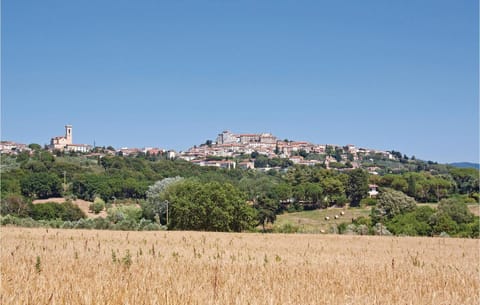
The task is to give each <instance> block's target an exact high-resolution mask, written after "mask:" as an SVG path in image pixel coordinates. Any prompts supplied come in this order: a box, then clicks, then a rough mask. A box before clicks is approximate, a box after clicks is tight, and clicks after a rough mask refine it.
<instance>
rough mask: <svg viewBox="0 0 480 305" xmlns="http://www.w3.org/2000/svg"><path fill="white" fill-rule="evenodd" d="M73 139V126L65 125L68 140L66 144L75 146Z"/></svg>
mask: <svg viewBox="0 0 480 305" xmlns="http://www.w3.org/2000/svg"><path fill="white" fill-rule="evenodd" d="M72 138H73V134H72V125H65V139H66V140H67V143H66V144H73V140H72Z"/></svg>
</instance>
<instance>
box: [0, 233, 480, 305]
mask: <svg viewBox="0 0 480 305" xmlns="http://www.w3.org/2000/svg"><path fill="white" fill-rule="evenodd" d="M1 249H2V250H1V268H0V270H1V299H0V303H1V304H478V303H479V302H480V297H479V294H478V291H479V289H480V284H479V265H478V262H479V259H480V257H479V256H480V253H479V250H478V249H479V240H477V239H459V238H455V239H449V238H420V237H416V238H413V237H402V238H399V237H379V236H342V235H308V234H291V235H284V234H243V233H206V232H185V231H184V232H181V231H173V232H165V231H157V232H116V231H94V230H55V229H48V230H47V229H27V228H12V227H3V228H2V231H1Z"/></svg>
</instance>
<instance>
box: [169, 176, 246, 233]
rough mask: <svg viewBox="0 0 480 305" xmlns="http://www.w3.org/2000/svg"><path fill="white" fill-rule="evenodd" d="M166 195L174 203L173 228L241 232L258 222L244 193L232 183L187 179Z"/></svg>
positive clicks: (171, 218)
mask: <svg viewBox="0 0 480 305" xmlns="http://www.w3.org/2000/svg"><path fill="white" fill-rule="evenodd" d="M165 197H166V199H167V200H168V201H169V202H170V203H171V214H170V215H171V217H170V223H169V228H172V229H180V230H204V231H237V232H239V231H243V230H247V229H251V228H252V226H253V224H254V223H255V217H254V215H255V211H252V210H251V209H252V207H250V206H248V205H247V203H246V200H245V196H244V194H243V193H241V192H240V191H239V190H238V189H237V188H235V187H234V186H233V185H231V184H229V183H223V184H222V183H219V182H208V183H205V184H202V183H200V182H198V181H194V180H185V181H182V182H180V183H175V184H174V185H172V186H171V187H169V188H168V189H167V192H166V196H165ZM234 217H237V218H238V219H234Z"/></svg>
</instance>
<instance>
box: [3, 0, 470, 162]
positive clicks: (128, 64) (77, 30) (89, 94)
mask: <svg viewBox="0 0 480 305" xmlns="http://www.w3.org/2000/svg"><path fill="white" fill-rule="evenodd" d="M478 12H479V8H478V1H473V0H449V1H445V0H430V1H427V0H424V1H418V0H402V1H399V0H398V1H384V0H378V1H370V0H366V1H356V0H350V1H281V0H276V1H233V0H232V1H230V0H222V1H220V0H215V1H214V0H208V1H207V0H205V1H147V0H141V1H133V0H132V1H122V0H114V1H113V0H112V1H110V0H108V1H98V0H95V1H89V0H87V1H62V0H58V1H52V0H43V1H35V0H31V1H27V0H3V1H2V16H1V17H2V29H1V34H2V40H1V41H2V57H1V59H2V71H1V76H2V92H1V98H2V105H1V106H2V109H1V138H2V140H14V141H18V142H22V143H27V144H28V143H40V144H46V143H48V142H49V140H50V138H51V137H52V136H57V135H62V134H63V132H64V127H63V126H64V125H65V124H72V125H73V126H74V142H76V143H88V144H93V141H94V140H95V141H96V143H97V145H100V146H104V145H105V146H108V145H112V146H114V147H124V146H128V147H144V146H156V147H162V148H168V149H170V148H172V149H176V150H184V149H187V148H188V147H190V146H193V145H194V144H200V143H203V142H205V140H207V139H213V140H214V139H215V137H216V135H217V134H218V133H219V132H221V131H222V130H227V129H228V130H231V131H233V132H249V133H250V132H271V133H273V134H274V135H276V136H278V137H280V138H282V139H284V138H288V139H296V140H307V141H311V142H314V143H329V144H340V145H345V144H356V145H357V146H360V147H369V148H378V149H385V150H391V149H394V150H397V151H401V152H402V153H405V154H407V155H409V156H411V155H415V156H416V157H417V158H421V159H425V160H433V161H438V162H453V161H474V162H478V160H479V102H478V100H479V90H478V84H479V78H478V55H479V49H478V43H479V41H478V35H479V26H478Z"/></svg>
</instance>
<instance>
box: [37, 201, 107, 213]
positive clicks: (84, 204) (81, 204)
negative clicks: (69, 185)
mask: <svg viewBox="0 0 480 305" xmlns="http://www.w3.org/2000/svg"><path fill="white" fill-rule="evenodd" d="M66 200H67V199H65V198H63V197H59V198H58V197H56V198H48V199H37V200H34V201H33V202H32V203H33V204H42V203H47V202H55V203H64V202H65V201H66ZM72 203H73V204H76V205H77V206H78V207H79V208H80V210H82V211H83V212H84V213H85V215H86V216H87V217H88V218H98V217H103V218H105V217H107V211H105V210H103V211H101V212H100V213H98V214H95V213H92V212H90V209H89V207H90V204H92V203H93V202H90V201H86V200H82V199H75V200H72Z"/></svg>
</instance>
